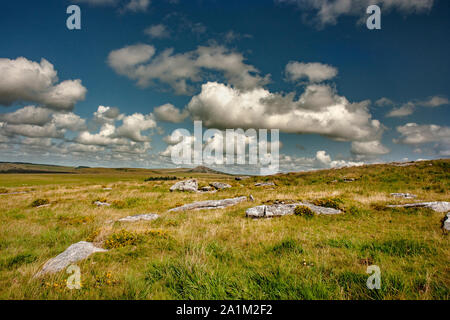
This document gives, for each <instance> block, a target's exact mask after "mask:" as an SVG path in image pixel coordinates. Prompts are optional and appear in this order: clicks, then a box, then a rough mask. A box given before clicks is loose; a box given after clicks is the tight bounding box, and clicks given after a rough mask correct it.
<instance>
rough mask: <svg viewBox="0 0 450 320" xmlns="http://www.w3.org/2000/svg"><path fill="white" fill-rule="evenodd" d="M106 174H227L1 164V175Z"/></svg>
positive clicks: (200, 168) (200, 169)
mask: <svg viewBox="0 0 450 320" xmlns="http://www.w3.org/2000/svg"><path fill="white" fill-rule="evenodd" d="M106 172H111V173H113V172H116V173H117V172H119V173H120V172H123V173H147V172H148V173H149V174H170V173H185V174H187V173H206V174H221V175H224V174H226V173H223V172H220V171H216V170H213V169H210V168H208V167H204V166H198V167H196V168H192V169H191V168H176V169H170V168H168V169H141V168H91V167H87V166H78V167H70V166H58V165H49V164H36V163H27V162H0V173H58V174H61V173H64V174H80V173H92V174H95V173H106Z"/></svg>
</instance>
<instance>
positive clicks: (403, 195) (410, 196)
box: [391, 193, 417, 199]
mask: <svg viewBox="0 0 450 320" xmlns="http://www.w3.org/2000/svg"><path fill="white" fill-rule="evenodd" d="M391 196H392V197H396V198H404V199H414V198H417V196H416V195H414V194H411V193H391Z"/></svg>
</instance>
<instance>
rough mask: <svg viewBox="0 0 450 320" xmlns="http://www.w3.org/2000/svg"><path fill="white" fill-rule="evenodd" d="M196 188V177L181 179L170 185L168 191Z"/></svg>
mask: <svg viewBox="0 0 450 320" xmlns="http://www.w3.org/2000/svg"><path fill="white" fill-rule="evenodd" d="M197 189H198V183H197V180H196V179H190V180H183V181H179V182H177V183H175V184H174V185H173V186H171V187H170V191H175V190H178V191H191V192H196V191H197Z"/></svg>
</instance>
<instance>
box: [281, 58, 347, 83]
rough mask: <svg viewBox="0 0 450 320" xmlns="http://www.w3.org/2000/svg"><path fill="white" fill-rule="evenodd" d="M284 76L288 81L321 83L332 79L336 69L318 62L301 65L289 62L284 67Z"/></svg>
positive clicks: (300, 63) (301, 63)
mask: <svg viewBox="0 0 450 320" xmlns="http://www.w3.org/2000/svg"><path fill="white" fill-rule="evenodd" d="M285 71H286V76H287V78H288V80H290V81H297V80H301V79H308V81H310V82H321V81H324V80H329V79H332V78H334V77H335V76H336V75H337V73H338V71H337V69H336V68H334V67H332V66H330V65H327V64H322V63H318V62H312V63H303V62H296V61H291V62H289V63H288V64H287V65H286V70H285Z"/></svg>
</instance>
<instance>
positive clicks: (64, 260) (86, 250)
mask: <svg viewBox="0 0 450 320" xmlns="http://www.w3.org/2000/svg"><path fill="white" fill-rule="evenodd" d="M106 251H108V250H105V249H102V248H98V247H96V246H94V245H93V244H92V243H91V242H86V241H80V242H77V243H75V244H72V245H71V246H70V247H68V248H67V249H66V250H65V251H64V252H63V253H60V254H59V255H57V256H56V257H54V258H52V259H50V260H48V261H47V262H46V263H45V264H44V266H43V267H42V269H41V270H40V271H39V272H38V273H36V274H35V276H34V277H35V278H37V277H41V276H43V275H45V274H48V273H55V272H59V271H61V270H64V269H65V268H66V267H67V266H69V265H70V264H72V263H75V262H78V261H80V260H83V259H86V258H87V257H89V256H90V255H91V254H93V253H95V252H106Z"/></svg>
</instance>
